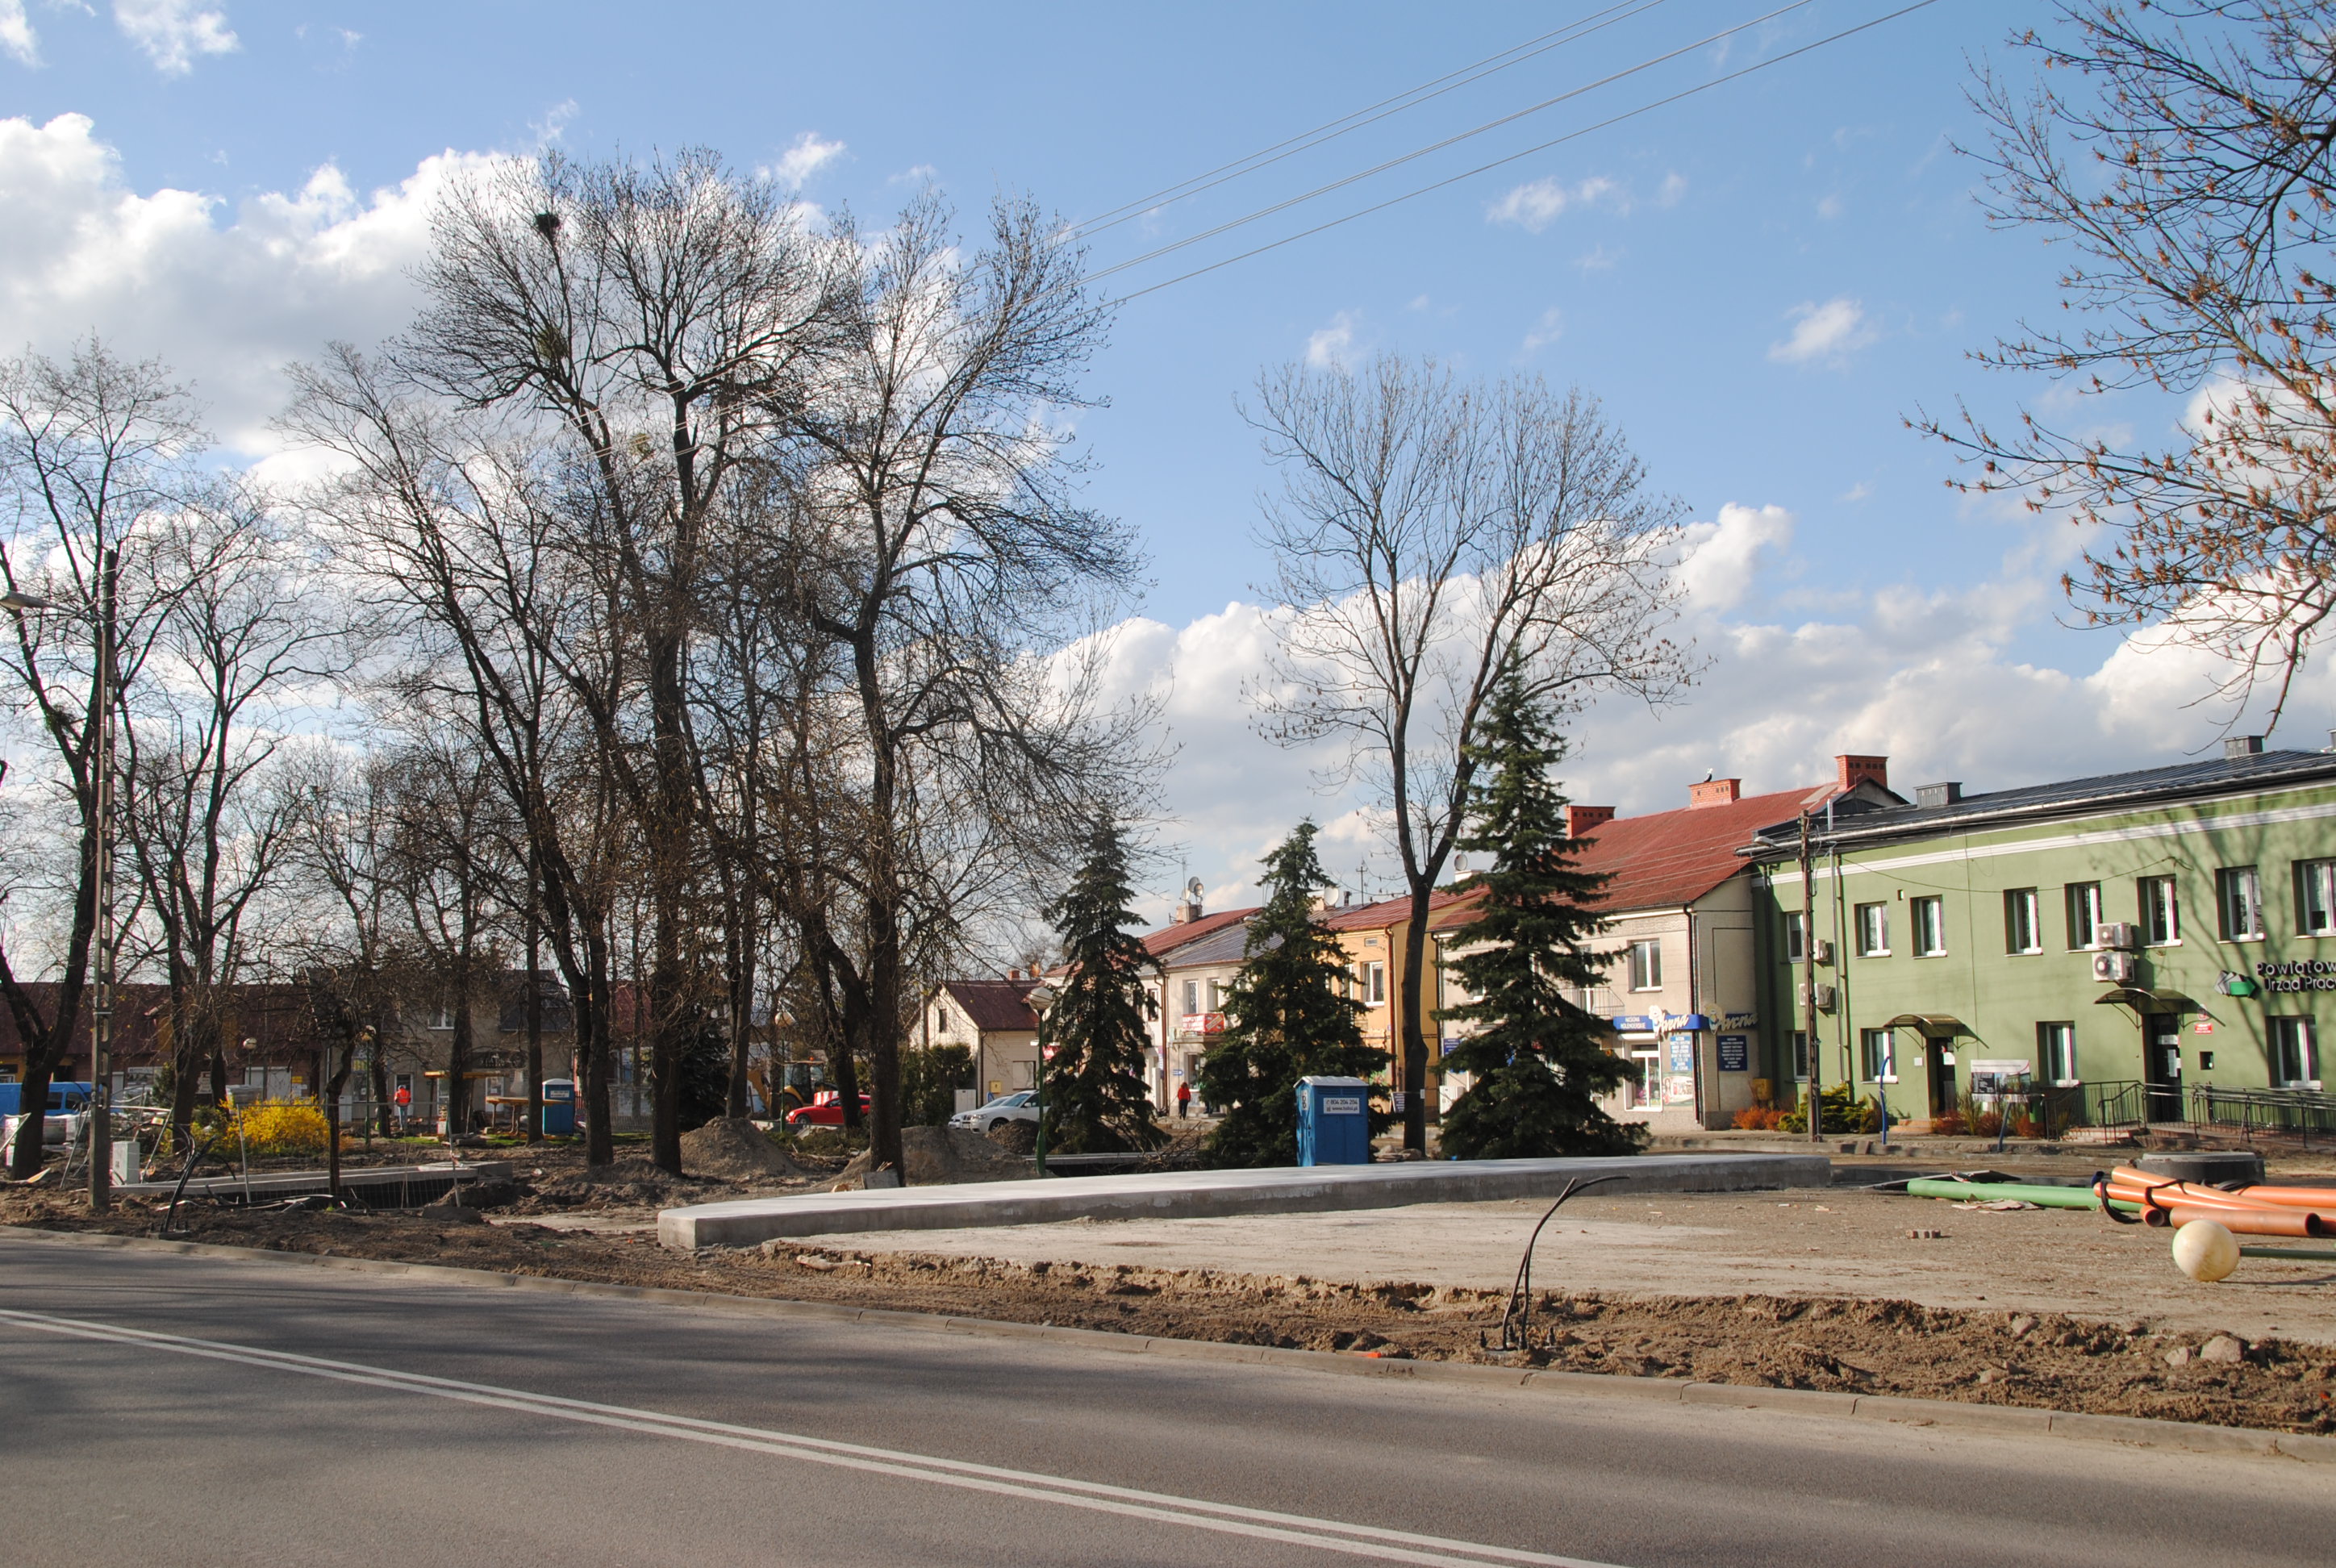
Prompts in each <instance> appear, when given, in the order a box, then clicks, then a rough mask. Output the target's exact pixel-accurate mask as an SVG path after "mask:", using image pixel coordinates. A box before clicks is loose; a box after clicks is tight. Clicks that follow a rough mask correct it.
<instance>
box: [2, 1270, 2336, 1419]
mask: <svg viewBox="0 0 2336 1568" xmlns="http://www.w3.org/2000/svg"><path fill="white" fill-rule="evenodd" d="M0 1238H5V1239H11V1240H18V1241H28V1242H35V1243H38V1242H47V1243H50V1244H52V1245H64V1246H81V1247H98V1248H110V1249H112V1250H114V1251H131V1252H149V1253H162V1254H166V1255H172V1256H178V1257H193V1258H209V1259H212V1260H214V1261H219V1262H242V1263H260V1264H277V1265H284V1266H289V1267H294V1268H322V1269H337V1270H340V1271H343V1272H346V1273H353V1274H381V1275H389V1276H402V1277H404V1278H408V1279H420V1280H429V1281H438V1282H442V1283H445V1284H453V1285H467V1286H472V1287H474V1288H490V1289H492V1288H501V1289H505V1290H528V1291H535V1292H540V1293H549V1294H552V1295H566V1296H599V1297H606V1298H610V1299H613V1300H628V1301H662V1302H666V1303H668V1304H670V1305H673V1306H678V1307H690V1308H694V1309H697V1310H714V1311H721V1312H730V1313H738V1314H745V1315H748V1316H754V1317H769V1318H793V1319H798V1320H809V1321H815V1322H831V1323H834V1322H842V1323H874V1324H883V1325H887V1326H890V1327H894V1328H903V1329H923V1330H925V1331H928V1332H935V1333H943V1334H966V1335H975V1336H979V1337H982V1338H986V1339H1036V1340H1040V1341H1044V1342H1047V1343H1052V1344H1060V1345H1065V1346H1076V1347H1077V1348H1079V1349H1088V1350H1102V1351H1105V1352H1108V1353H1110V1354H1114V1355H1122V1356H1157V1357H1163V1358H1166V1359H1173V1360H1192V1361H1216V1362H1222V1363H1231V1364H1236V1365H1243V1366H1252V1367H1255V1366H1273V1367H1282V1368H1289V1369H1290V1370H1293V1371H1313V1372H1331V1373H1337V1374H1338V1375H1340V1376H1343V1377H1350V1378H1353V1377H1359V1378H1413V1379H1416V1380H1420V1381H1425V1382H1433V1383H1473V1384H1476V1385H1478V1386H1480V1387H1493V1388H1515V1389H1523V1390H1525V1391H1528V1392H1533V1393H1543V1394H1557V1395H1565V1396H1573V1397H1584V1398H1601V1399H1616V1398H1620V1399H1650V1400H1654V1401H1657V1402H1659V1403H1663V1404H1676V1405H1702V1406H1718V1407H1737V1408H1742V1409H1753V1410H1767V1411H1774V1412H1776V1413H1778V1414H1786V1415H1799V1416H1821V1417H1831V1418H1833V1419H1835V1420H1842V1419H1848V1420H1861V1421H1891V1422H1896V1423H1898V1424H1900V1425H1903V1426H1913V1427H1952V1428H1954V1429H1956V1430H1958V1431H1967V1432H1996V1433H2001V1434H2003V1435H2005V1436H2014V1435H2017V1436H2020V1437H2064V1438H2069V1439H2073V1440H2076V1441H2079V1442H2096V1443H2118V1444H2123V1445H2125V1446H2132V1447H2145V1448H2170V1449H2179V1450H2183V1451H2185V1452H2189V1453H2195V1454H2236V1455H2253V1456H2257V1457H2265V1458H2286V1459H2296V1460H2301V1461H2303V1462H2305V1463H2307V1464H2318V1465H2336V1437H2312V1436H2310V1435H2308V1434H2302V1433H2294V1432H2272V1431H2263V1430H2258V1429H2256V1428H2253V1427H2209V1426H2205V1425H2202V1424H2199V1423H2197V1422H2191V1421H2155V1420H2150V1419H2148V1418H2146V1417H2139V1416H2088V1415H2080V1414H2078V1413H2077V1412H2075V1411H2070V1410H2049V1409H2039V1408H2037V1407H2032V1406H2024V1405H1966V1404H1961V1403H1959V1402H1957V1401H1955V1400H1951V1399H1910V1398H1901V1397H1899V1396H1896V1395H1878V1394H1835V1393H1830V1392H1827V1391H1825V1390H1822V1389H1815V1388H1761V1387H1757V1386H1754V1385H1747V1384H1736V1383H1690V1382H1688V1381H1686V1380H1684V1379H1682V1378H1622V1377H1613V1376H1608V1375H1605V1374H1602V1373H1597V1372H1550V1371H1542V1370H1536V1369H1533V1368H1523V1367H1484V1366H1478V1365H1475V1363H1473V1362H1467V1361H1407V1360H1401V1359H1391V1358H1389V1359H1382V1358H1377V1357H1372V1356H1368V1355H1357V1354H1354V1353H1352V1352H1348V1351H1338V1350H1296V1349H1283V1348H1282V1347H1280V1346H1277V1345H1232V1344H1225V1343H1222V1342H1221V1341H1218V1340H1213V1339H1161V1338H1156V1337H1150V1336H1144V1335H1136V1334H1115V1333H1113V1332H1111V1331H1110V1330H1109V1329H1067V1328H1060V1327H1057V1326H1056V1325H1054V1324H1051V1323H1017V1322H1011V1321H1008V1320H1004V1319H998V1318H966V1317H958V1316H952V1315H945V1314H941V1313H936V1312H906V1311H902V1310H899V1309H898V1308H893V1307H851V1306H844V1305H841V1304H837V1303H832V1302H824V1301H788V1300H774V1299H772V1298H769V1297H764V1296H731V1295H725V1294H722V1293H719V1292H716V1291H710V1290H673V1289H670V1288H668V1287H666V1286H662V1285H614V1284H606V1283H602V1282H600V1281H590V1280H559V1279H550V1278H547V1277H545V1276H543V1275H540V1274H500V1273H494V1272H492V1271H488V1270H484V1269H458V1268H453V1267H450V1266H448V1265H447V1264H444V1263H407V1262H400V1261H393V1260H389V1259H382V1258H341V1257H328V1256H323V1255H320V1254H318V1253H315V1252H280V1251H274V1250H272V1249H269V1248H266V1247H229V1246H221V1245H219V1244H217V1243H215V1242H165V1241H159V1240H155V1239H152V1238H150V1237H144V1236H115V1235H98V1234H92V1233H90V1232H81V1231H43V1230H36V1229H33V1228H31V1227H28V1226H23V1225H0Z"/></svg>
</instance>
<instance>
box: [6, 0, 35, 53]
mask: <svg viewBox="0 0 2336 1568" xmlns="http://www.w3.org/2000/svg"><path fill="white" fill-rule="evenodd" d="M0 50H5V51H6V52H7V53H9V54H13V55H15V57H16V63H18V64H20V65H38V64H39V63H41V40H40V38H39V36H38V35H37V34H34V31H33V24H32V21H31V19H30V18H29V17H27V16H26V15H24V0H0Z"/></svg>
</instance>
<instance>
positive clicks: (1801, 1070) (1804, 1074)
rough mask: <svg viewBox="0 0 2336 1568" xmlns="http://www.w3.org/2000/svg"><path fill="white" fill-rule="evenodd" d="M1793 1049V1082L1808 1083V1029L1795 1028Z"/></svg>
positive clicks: (1792, 1042)
mask: <svg viewBox="0 0 2336 1568" xmlns="http://www.w3.org/2000/svg"><path fill="white" fill-rule="evenodd" d="M1791 1049H1792V1053H1793V1082H1795V1083H1796V1084H1806V1083H1807V1082H1808V1081H1809V1031H1808V1030H1806V1029H1795V1030H1794V1031H1793V1037H1792V1041H1791Z"/></svg>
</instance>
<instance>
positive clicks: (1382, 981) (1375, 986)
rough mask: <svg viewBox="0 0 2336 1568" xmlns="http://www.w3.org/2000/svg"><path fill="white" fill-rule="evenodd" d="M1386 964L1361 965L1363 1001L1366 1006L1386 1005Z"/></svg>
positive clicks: (1380, 1006) (1381, 1006)
mask: <svg viewBox="0 0 2336 1568" xmlns="http://www.w3.org/2000/svg"><path fill="white" fill-rule="evenodd" d="M1363 1002H1364V1005H1365V1006H1367V1007H1373V1008H1383V1007H1385V1006H1387V965H1385V964H1384V963H1368V964H1365V965H1364V966H1363Z"/></svg>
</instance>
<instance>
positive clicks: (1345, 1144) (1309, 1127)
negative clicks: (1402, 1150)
mask: <svg viewBox="0 0 2336 1568" xmlns="http://www.w3.org/2000/svg"><path fill="white" fill-rule="evenodd" d="M1370 1095H1371V1086H1369V1085H1368V1084H1366V1083H1365V1082H1363V1080H1362V1079H1360V1078H1300V1079H1299V1080H1298V1163H1299V1164H1301V1165H1368V1164H1370V1163H1371V1118H1370V1105H1371V1099H1370Z"/></svg>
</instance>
